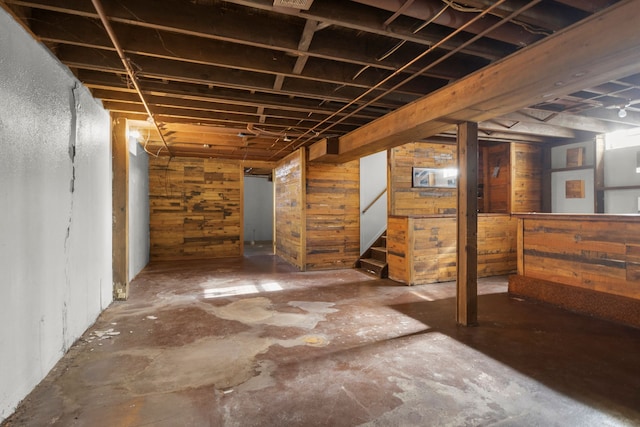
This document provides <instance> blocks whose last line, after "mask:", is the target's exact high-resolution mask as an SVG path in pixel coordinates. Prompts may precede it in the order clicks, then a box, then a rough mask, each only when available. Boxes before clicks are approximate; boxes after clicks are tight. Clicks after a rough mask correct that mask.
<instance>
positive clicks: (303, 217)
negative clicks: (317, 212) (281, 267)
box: [298, 147, 307, 271]
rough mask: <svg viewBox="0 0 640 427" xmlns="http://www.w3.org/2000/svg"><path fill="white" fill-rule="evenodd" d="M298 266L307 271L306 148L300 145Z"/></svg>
mask: <svg viewBox="0 0 640 427" xmlns="http://www.w3.org/2000/svg"><path fill="white" fill-rule="evenodd" d="M298 151H299V154H300V181H301V182H300V191H301V192H302V194H301V195H300V222H301V223H302V224H301V226H300V266H301V269H302V271H307V150H306V149H305V147H300V149H299V150H298Z"/></svg>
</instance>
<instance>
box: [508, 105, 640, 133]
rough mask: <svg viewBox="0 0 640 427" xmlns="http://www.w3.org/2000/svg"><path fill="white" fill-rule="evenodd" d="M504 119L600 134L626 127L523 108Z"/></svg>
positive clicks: (603, 121)
mask: <svg viewBox="0 0 640 427" xmlns="http://www.w3.org/2000/svg"><path fill="white" fill-rule="evenodd" d="M502 117H505V118H508V119H511V120H521V121H526V122H532V123H534V122H538V123H546V124H549V125H554V126H560V127H564V128H569V129H575V130H580V131H585V132H594V133H599V134H602V133H609V132H615V131H617V130H620V129H622V128H625V126H624V125H620V124H617V123H612V122H607V121H605V120H601V119H598V118H594V117H586V116H584V115H576V114H570V113H554V112H551V111H546V110H539V109H536V108H523V109H522V110H520V111H517V112H515V113H512V114H507V115H504V116H502ZM627 127H630V126H627Z"/></svg>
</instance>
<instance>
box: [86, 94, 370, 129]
mask: <svg viewBox="0 0 640 427" xmlns="http://www.w3.org/2000/svg"><path fill="white" fill-rule="evenodd" d="M111 94H118V92H107V91H101V90H99V91H94V92H93V95H94V96H95V97H96V98H100V99H102V101H103V102H104V103H105V104H106V103H109V104H110V105H114V104H117V105H121V106H125V105H126V104H131V105H132V111H134V110H135V111H137V108H139V106H140V105H142V104H141V103H140V99H139V97H138V98H137V99H136V94H131V93H121V95H124V96H110V95H111ZM145 99H146V100H147V102H148V104H149V105H152V106H154V107H160V108H164V109H170V108H175V109H178V110H195V111H196V112H210V113H223V114H224V113H231V114H246V115H254V116H255V119H256V120H257V118H258V117H259V115H258V114H256V111H255V109H254V108H252V107H246V106H244V107H241V106H233V105H228V104H221V103H216V102H210V101H194V100H187V99H180V98H171V97H166V96H153V95H146V96H145ZM123 108H126V107H123ZM264 115H265V116H267V117H268V118H269V119H285V120H295V121H301V120H304V121H305V122H308V123H319V122H321V121H322V120H324V119H326V118H327V116H328V114H310V113H309V112H302V111H283V110H265V112H264ZM369 121H370V120H367V119H358V118H356V117H349V118H348V119H347V120H345V121H343V122H342V123H343V124H344V125H345V126H347V127H349V126H350V127H352V128H353V127H359V126H362V125H364V124H366V123H368V122H369Z"/></svg>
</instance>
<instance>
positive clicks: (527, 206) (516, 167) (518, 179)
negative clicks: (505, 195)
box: [511, 143, 543, 212]
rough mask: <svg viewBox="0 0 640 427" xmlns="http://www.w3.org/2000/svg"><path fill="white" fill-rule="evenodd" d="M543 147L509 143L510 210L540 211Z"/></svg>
mask: <svg viewBox="0 0 640 427" xmlns="http://www.w3.org/2000/svg"><path fill="white" fill-rule="evenodd" d="M542 155H543V148H542V147H540V146H538V145H532V144H521V143H512V144H511V166H512V167H511V212H541V211H542V169H543V162H542Z"/></svg>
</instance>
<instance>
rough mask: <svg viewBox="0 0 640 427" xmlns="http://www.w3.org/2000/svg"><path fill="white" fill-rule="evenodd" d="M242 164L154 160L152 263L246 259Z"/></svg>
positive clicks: (151, 170) (151, 171) (151, 178)
mask: <svg viewBox="0 0 640 427" xmlns="http://www.w3.org/2000/svg"><path fill="white" fill-rule="evenodd" d="M242 185H243V170H242V167H241V166H240V162H239V161H224V160H217V159H196V158H179V157H173V158H170V159H168V158H153V157H152V158H151V159H150V161H149V202H150V234H151V236H150V239H151V259H152V260H173V259H206V258H221V257H234V256H242V250H243V248H242V242H243V236H242Z"/></svg>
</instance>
